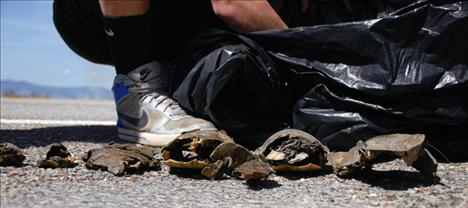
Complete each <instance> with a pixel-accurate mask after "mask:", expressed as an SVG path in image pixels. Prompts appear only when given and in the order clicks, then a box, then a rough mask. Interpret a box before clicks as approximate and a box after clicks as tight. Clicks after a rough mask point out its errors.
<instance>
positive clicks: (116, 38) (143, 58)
mask: <svg viewBox="0 0 468 208" xmlns="http://www.w3.org/2000/svg"><path fill="white" fill-rule="evenodd" d="M99 4H100V6H101V11H102V14H103V16H104V27H105V28H104V30H105V33H106V36H107V40H108V43H109V44H108V45H109V49H110V52H111V54H112V57H113V61H114V66H115V69H116V71H117V73H118V74H127V73H128V72H130V71H132V70H134V69H136V68H137V67H139V66H141V65H143V64H146V63H148V62H149V61H150V59H149V48H148V47H149V31H148V18H147V15H146V13H147V11H148V8H149V0H132V1H112V0H111V1H109V0H100V1H99Z"/></svg>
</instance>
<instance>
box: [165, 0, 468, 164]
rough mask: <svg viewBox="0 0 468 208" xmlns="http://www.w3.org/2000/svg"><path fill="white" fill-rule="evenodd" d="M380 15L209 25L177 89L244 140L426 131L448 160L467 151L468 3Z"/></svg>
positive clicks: (333, 140)
mask: <svg viewBox="0 0 468 208" xmlns="http://www.w3.org/2000/svg"><path fill="white" fill-rule="evenodd" d="M380 16H381V18H379V19H373V20H366V21H358V22H350V23H339V24H330V25H319V26H312V27H299V28H292V29H288V30H275V31H264V32H256V33H249V34H245V35H236V34H232V33H226V32H220V31H216V32H209V33H207V34H205V36H203V37H201V38H200V39H198V41H196V42H194V43H193V46H194V48H193V49H192V50H190V51H189V52H188V55H187V56H185V58H181V59H180V60H179V62H178V63H180V64H181V65H180V66H181V67H176V70H175V72H176V73H177V76H176V77H179V78H176V79H175V82H174V87H173V89H176V90H175V92H174V97H175V98H176V100H177V101H178V102H179V104H181V105H182V106H183V107H185V108H187V109H188V110H190V111H193V112H194V113H196V114H197V115H199V116H202V117H205V118H208V119H210V120H212V121H213V122H214V123H215V124H216V125H217V126H218V127H219V128H221V129H225V130H227V131H228V132H229V133H231V134H232V135H234V138H236V139H237V141H238V142H239V143H241V144H244V145H248V144H252V143H255V144H260V143H261V142H262V141H263V140H264V139H266V137H264V136H262V135H259V134H256V133H258V132H259V133H264V132H271V131H275V130H277V129H280V128H284V127H285V126H289V127H292V128H297V129H301V130H305V131H307V132H309V133H311V134H313V135H314V136H316V137H317V138H318V139H320V140H321V141H322V142H324V144H326V145H327V146H328V147H330V148H331V149H332V150H345V149H348V148H350V147H352V146H354V145H355V144H356V142H357V141H358V140H366V139H368V138H370V137H372V136H376V135H380V134H387V133H423V134H425V135H426V137H427V139H428V142H429V143H430V144H432V145H434V146H435V147H436V148H438V149H440V150H441V151H442V152H443V153H444V154H445V155H447V156H449V158H450V159H453V160H466V159H468V158H467V155H466V154H465V151H466V148H467V147H468V131H466V129H467V128H468V54H467V53H466V48H468V41H467V39H466V37H468V2H457V3H450V2H449V3H444V2H442V1H438V2H434V1H421V2H418V3H415V4H411V5H409V6H407V7H404V8H401V9H399V10H396V11H395V12H393V13H382V14H380ZM207 48H208V49H210V50H207ZM187 63H193V65H192V66H189V65H187ZM186 67H189V68H190V69H191V70H189V71H188V73H187V72H186V70H185V71H184V70H183V68H186ZM246 135H247V136H246ZM252 135H253V136H252ZM435 154H436V155H438V154H437V153H435Z"/></svg>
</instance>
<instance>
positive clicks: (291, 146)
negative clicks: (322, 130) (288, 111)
mask: <svg viewBox="0 0 468 208" xmlns="http://www.w3.org/2000/svg"><path fill="white" fill-rule="evenodd" d="M256 152H257V154H261V155H263V156H265V159H266V161H268V163H269V164H270V165H271V167H272V168H273V169H274V170H275V171H292V172H307V171H316V170H322V169H323V168H324V167H325V166H326V164H327V154H328V152H329V150H328V148H327V147H326V146H324V145H323V144H322V143H321V142H320V141H319V140H317V139H316V138H315V137H314V136H312V135H310V134H308V133H306V132H304V131H300V130H296V129H284V130H281V131H279V132H277V133H275V134H273V135H271V136H270V137H269V138H268V139H267V140H266V141H265V143H264V144H263V145H262V146H260V147H259V148H258V149H257V150H256Z"/></svg>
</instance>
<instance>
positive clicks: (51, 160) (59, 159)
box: [38, 143, 77, 168]
mask: <svg viewBox="0 0 468 208" xmlns="http://www.w3.org/2000/svg"><path fill="white" fill-rule="evenodd" d="M76 165H77V164H76V163H75V157H74V156H73V154H72V153H70V152H69V151H68V150H67V148H66V147H65V146H64V145H63V144H60V143H54V144H51V145H49V151H47V154H46V158H45V159H44V160H42V161H40V162H39V164H38V166H39V167H41V168H72V167H75V166H76Z"/></svg>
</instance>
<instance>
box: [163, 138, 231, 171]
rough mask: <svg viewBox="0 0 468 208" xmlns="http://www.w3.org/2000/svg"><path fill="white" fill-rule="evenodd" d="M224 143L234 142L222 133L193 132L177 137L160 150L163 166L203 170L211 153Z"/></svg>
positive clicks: (208, 161)
mask: <svg viewBox="0 0 468 208" xmlns="http://www.w3.org/2000/svg"><path fill="white" fill-rule="evenodd" d="M224 142H234V140H233V139H232V138H231V137H229V136H228V135H227V134H226V132H224V131H193V132H188V133H184V134H182V135H180V136H178V137H177V138H176V139H175V140H174V141H172V142H171V143H169V144H168V145H167V146H166V147H164V148H163V149H162V150H161V153H162V157H163V159H164V164H165V165H167V166H169V167H171V168H183V169H203V168H204V167H206V166H208V165H210V164H211V163H212V162H211V161H210V155H211V153H212V152H213V151H214V150H215V149H216V147H218V146H219V145H220V144H222V143H224Z"/></svg>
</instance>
